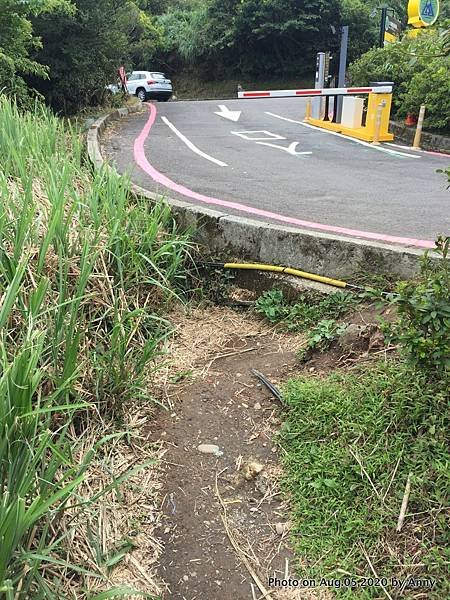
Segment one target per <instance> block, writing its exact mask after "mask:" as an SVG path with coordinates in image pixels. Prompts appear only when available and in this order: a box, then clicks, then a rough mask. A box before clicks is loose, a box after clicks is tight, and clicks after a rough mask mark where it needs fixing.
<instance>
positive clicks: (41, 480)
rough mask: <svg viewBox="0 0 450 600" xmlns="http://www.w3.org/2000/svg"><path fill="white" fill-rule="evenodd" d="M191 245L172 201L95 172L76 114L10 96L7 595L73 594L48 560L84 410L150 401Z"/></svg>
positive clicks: (6, 114) (3, 477) (0, 336)
mask: <svg viewBox="0 0 450 600" xmlns="http://www.w3.org/2000/svg"><path fill="white" fill-rule="evenodd" d="M187 252H188V244H187V241H186V238H185V237H183V236H179V235H178V234H177V232H176V230H175V228H174V226H173V223H172V221H171V216H170V212H169V210H168V208H167V207H166V206H165V205H163V204H158V205H155V206H153V207H149V206H148V205H147V203H144V202H143V201H142V200H138V199H134V198H132V197H131V196H130V193H129V187H128V184H127V182H126V181H124V180H123V179H121V178H119V177H118V176H117V175H116V174H115V173H114V172H112V171H109V170H105V171H99V172H95V173H91V172H90V170H89V168H88V166H87V165H85V164H84V155H83V142H82V140H81V139H80V137H79V136H78V135H77V132H76V131H75V130H74V129H73V128H71V126H70V125H67V124H66V125H64V124H63V123H62V122H61V121H60V120H59V119H57V118H56V117H54V116H53V115H51V114H50V113H49V112H48V111H47V110H46V109H45V108H43V107H41V106H40V105H36V106H35V109H34V111H32V112H28V113H20V112H19V111H18V110H17V108H16V107H15V106H14V104H12V103H11V102H9V101H8V100H7V99H5V98H4V97H0V294H1V297H0V598H2V597H4V598H7V599H9V598H11V599H12V598H14V599H16V600H18V599H22V598H23V599H25V598H44V597H45V598H51V597H54V598H61V592H52V585H51V584H50V583H49V578H48V577H46V576H45V566H48V565H49V564H59V563H60V562H61V559H60V558H58V533H57V530H58V527H57V525H58V519H59V515H61V512H62V511H63V510H64V509H65V507H66V506H67V502H68V501H69V499H70V498H71V496H72V494H73V493H74V491H75V490H76V488H77V486H78V485H79V484H80V482H81V481H82V480H83V476H84V473H85V470H86V468H87V465H88V463H89V459H90V456H86V457H85V459H84V460H82V461H81V463H80V462H79V461H78V462H76V461H74V460H73V454H74V451H75V449H76V444H75V443H74V439H75V438H76V428H75V424H74V415H75V414H78V415H79V414H80V411H84V412H85V413H88V412H89V408H90V407H92V406H94V405H96V410H97V411H99V412H100V413H101V414H102V415H104V416H108V417H111V416H113V415H117V414H118V413H119V412H120V410H121V407H122V405H123V402H124V401H126V400H128V399H129V398H131V397H139V398H141V399H142V398H144V399H150V393H149V373H150V372H151V363H152V360H153V359H154V358H155V356H156V355H157V353H158V351H159V346H160V342H161V340H163V339H164V337H165V336H166V335H167V333H168V331H169V324H168V323H167V321H165V320H164V319H163V318H162V316H161V314H160V313H161V306H162V305H164V303H165V302H167V301H169V299H170V298H171V297H172V296H173V295H174V294H176V292H175V289H176V284H177V282H178V280H179V279H180V278H181V277H182V273H183V264H184V262H185V261H186V258H187ZM76 426H77V427H78V428H79V427H80V426H82V421H81V420H80V418H77V422H76ZM50 540H52V543H51V544H50ZM55 540H56V541H55ZM58 561H59V562H58ZM81 571H82V569H81Z"/></svg>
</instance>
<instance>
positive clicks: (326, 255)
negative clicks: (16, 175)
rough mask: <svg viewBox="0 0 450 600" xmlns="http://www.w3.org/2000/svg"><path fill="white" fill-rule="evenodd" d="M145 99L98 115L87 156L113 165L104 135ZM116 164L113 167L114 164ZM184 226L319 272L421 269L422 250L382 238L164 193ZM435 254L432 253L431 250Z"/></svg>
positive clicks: (242, 252) (223, 252) (215, 246)
mask: <svg viewBox="0 0 450 600" xmlns="http://www.w3.org/2000/svg"><path fill="white" fill-rule="evenodd" d="M141 107H142V103H138V104H136V105H134V106H131V107H128V108H119V109H116V110H114V111H111V112H109V113H107V114H105V115H103V116H102V117H100V118H99V119H97V120H96V121H95V122H94V123H93V124H92V125H91V126H90V128H89V131H88V134H87V152H88V157H89V159H90V161H91V162H92V164H93V165H94V167H95V168H101V167H103V166H104V165H105V164H107V165H108V166H109V167H111V165H110V164H109V163H108V162H107V161H106V160H105V159H104V158H103V156H102V153H101V146H100V140H101V135H102V133H103V131H104V130H105V129H106V127H107V126H108V125H109V124H110V123H111V122H112V121H115V120H118V119H121V118H123V117H126V116H128V115H129V114H132V113H135V112H138V111H139V110H140V109H141ZM111 168H113V167H111ZM130 184H131V188H132V191H133V193H135V194H137V195H139V196H143V197H145V198H148V199H149V200H151V201H155V200H157V199H160V198H161V197H162V196H161V194H156V193H154V192H151V191H150V190H147V189H145V188H142V187H141V186H138V185H136V184H135V183H133V182H130ZM164 198H165V200H166V201H167V202H168V204H169V205H170V206H171V208H172V211H173V214H174V217H175V219H176V221H177V223H178V224H179V226H180V227H182V228H184V229H189V230H190V231H192V234H193V239H194V241H195V242H197V243H199V244H201V245H202V246H205V247H207V248H208V249H209V251H210V252H211V253H212V254H215V255H220V257H221V258H225V257H239V258H240V259H245V260H251V261H256V262H263V263H270V264H278V265H285V266H290V267H297V268H301V269H303V270H305V271H311V272H313V273H317V274H320V275H329V276H333V277H341V278H346V277H347V278H348V277H351V276H353V275H354V274H355V272H357V271H359V272H367V273H377V274H386V273H388V274H390V275H393V276H396V277H399V278H409V277H411V276H413V275H415V274H416V273H417V272H418V268H419V258H420V257H421V256H423V253H424V252H423V250H419V249H417V248H412V247H408V246H394V245H390V244H384V243H381V242H368V241H366V240H362V239H358V238H351V237H344V236H338V235H332V234H327V233H322V232H315V231H309V230H308V231H307V230H303V229H300V228H294V227H287V226H279V225H275V224H272V223H265V222H263V221H256V220H253V219H248V218H246V217H240V216H236V215H229V214H227V213H225V212H220V211H216V210H212V209H209V208H203V207H198V206H195V205H193V204H190V203H188V202H183V201H182V200H178V199H174V198H170V197H165V196H164ZM430 254H431V255H432V253H431V252H430Z"/></svg>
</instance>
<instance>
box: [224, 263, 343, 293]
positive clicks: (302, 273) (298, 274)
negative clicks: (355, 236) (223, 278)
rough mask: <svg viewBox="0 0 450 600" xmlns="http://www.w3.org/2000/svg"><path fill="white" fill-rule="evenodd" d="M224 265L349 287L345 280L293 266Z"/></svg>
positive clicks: (227, 267)
mask: <svg viewBox="0 0 450 600" xmlns="http://www.w3.org/2000/svg"><path fill="white" fill-rule="evenodd" d="M223 266H224V268H225V269H246V270H250V271H272V272H273V273H285V274H286V275H294V277H302V278H303V279H310V280H311V281H318V282H319V283H325V284H327V285H334V286H335V287H339V288H346V287H347V283H346V282H345V281H340V280H339V279H332V278H331V277H323V276H322V275H316V274H315V273H307V272H306V271H300V270H299V269H292V268H291V267H276V266H274V265H264V264H260V263H225V264H224V265H223Z"/></svg>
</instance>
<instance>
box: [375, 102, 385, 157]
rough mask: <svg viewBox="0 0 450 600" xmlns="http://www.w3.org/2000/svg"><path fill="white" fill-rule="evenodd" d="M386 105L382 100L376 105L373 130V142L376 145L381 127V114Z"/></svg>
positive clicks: (378, 142) (378, 141)
mask: <svg viewBox="0 0 450 600" xmlns="http://www.w3.org/2000/svg"><path fill="white" fill-rule="evenodd" d="M385 106H386V102H385V101H384V100H382V101H381V102H380V104H379V105H378V106H377V113H376V115H375V128H374V131H373V142H372V144H375V145H376V146H378V145H379V144H380V129H381V115H382V114H383V109H384V107H385Z"/></svg>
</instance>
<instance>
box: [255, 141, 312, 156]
mask: <svg viewBox="0 0 450 600" xmlns="http://www.w3.org/2000/svg"><path fill="white" fill-rule="evenodd" d="M256 143H257V144H260V145H261V146H270V147H271V148H278V150H284V151H285V152H288V153H289V154H292V156H300V155H302V154H312V152H297V151H296V148H297V146H298V144H299V143H300V142H292V144H289V146H288V147H287V148H286V146H278V144H271V143H270V142H256Z"/></svg>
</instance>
